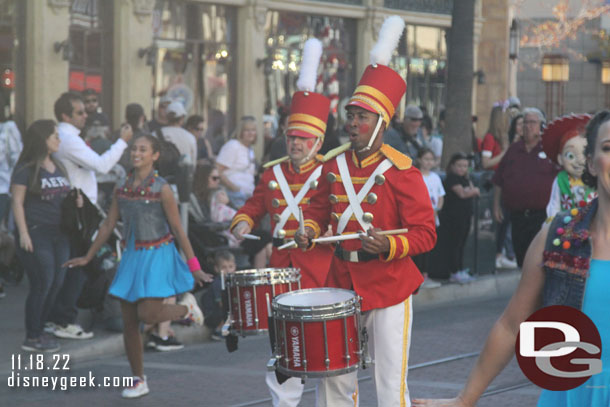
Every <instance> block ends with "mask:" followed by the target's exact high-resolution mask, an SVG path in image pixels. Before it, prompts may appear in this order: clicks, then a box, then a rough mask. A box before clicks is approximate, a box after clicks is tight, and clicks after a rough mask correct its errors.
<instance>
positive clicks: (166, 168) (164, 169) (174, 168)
mask: <svg viewBox="0 0 610 407" xmlns="http://www.w3.org/2000/svg"><path fill="white" fill-rule="evenodd" d="M156 134H157V138H158V139H159V146H160V151H159V153H160V154H159V159H158V160H157V171H159V175H161V176H162V177H163V178H166V179H168V180H171V179H173V178H175V177H176V176H177V175H178V174H179V173H180V156H181V155H180V151H179V150H178V147H176V145H175V144H174V143H172V142H171V141H168V140H167V139H166V138H165V136H163V132H162V131H161V129H158V130H157V131H156Z"/></svg>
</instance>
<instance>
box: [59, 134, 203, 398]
mask: <svg viewBox="0 0 610 407" xmlns="http://www.w3.org/2000/svg"><path fill="white" fill-rule="evenodd" d="M159 155H160V146H159V142H158V140H157V139H156V138H155V137H154V136H151V135H148V134H147V135H143V136H140V137H138V138H137V139H136V140H135V141H134V143H133V146H132V147H131V162H132V165H133V171H132V172H131V173H130V174H129V176H128V177H127V179H126V180H124V181H122V182H119V183H118V184H117V187H116V188H115V192H114V197H113V200H112V204H111V206H110V211H109V212H108V217H107V218H106V220H105V221H104V223H103V224H102V226H101V227H100V230H99V232H98V236H97V237H96V239H95V241H94V242H93V244H92V245H91V248H90V249H89V251H88V252H87V254H86V255H85V256H84V257H79V258H76V259H72V260H70V261H69V262H67V263H66V264H67V265H68V267H74V266H82V265H85V264H87V263H88V262H89V261H90V260H91V259H92V258H93V257H94V256H95V253H97V251H98V250H99V249H100V248H101V246H102V245H103V244H104V242H105V241H106V240H107V239H108V237H109V236H110V234H111V232H112V230H113V229H114V227H115V225H116V223H117V220H118V219H119V216H120V217H121V219H122V220H123V224H124V225H123V236H124V237H125V240H126V242H125V243H126V247H125V251H124V252H123V258H122V259H121V263H120V265H119V268H118V270H117V272H116V275H115V277H114V280H113V282H112V284H111V285H110V289H109V291H108V292H109V294H110V295H112V296H115V297H117V298H119V299H120V300H121V311H122V314H123V325H124V327H123V337H124V343H125V351H126V353H127V358H128V359H129V364H130V366H131V370H132V373H133V375H134V380H133V386H130V387H127V388H125V389H124V390H123V393H122V395H123V397H125V398H135V397H141V396H144V395H145V394H148V392H149V389H148V383H147V381H146V376H144V373H143V369H144V368H143V363H142V353H143V349H142V339H141V335H140V322H144V323H146V324H157V323H160V322H163V321H175V320H180V319H191V320H193V322H195V323H197V324H198V325H202V324H203V314H202V313H201V310H200V309H199V307H198V306H197V302H196V300H195V298H194V297H193V295H192V294H190V293H188V291H190V290H191V289H192V288H193V286H194V284H195V282H197V283H199V284H203V283H204V282H211V281H212V279H213V277H212V275H210V274H207V273H204V272H203V271H202V270H201V267H200V266H199V262H198V261H197V259H196V258H195V255H194V253H193V249H192V247H191V244H190V242H189V240H188V238H187V236H186V234H185V233H184V230H183V228H182V226H181V223H180V216H179V213H178V206H177V205H176V201H175V200H174V194H173V191H172V190H171V188H170V186H169V184H168V183H167V181H165V179H163V178H162V177H160V176H159V175H158V173H157V171H156V170H155V169H154V167H153V165H154V163H155V161H156V160H157V159H158V158H159ZM174 236H175V238H176V240H177V241H178V243H179V244H180V247H181V249H182V250H183V251H184V254H185V255H186V258H187V259H189V260H188V262H187V263H188V265H187V264H185V262H184V261H183V260H182V258H181V257H180V254H179V253H178V251H177V249H176V246H175V245H174V242H173V241H174ZM191 273H192V274H191ZM183 293H184V295H183V296H182V300H181V301H180V302H179V303H178V304H165V303H164V302H163V299H164V298H167V297H171V296H174V295H178V294H183Z"/></svg>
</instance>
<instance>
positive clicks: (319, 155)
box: [314, 154, 324, 163]
mask: <svg viewBox="0 0 610 407" xmlns="http://www.w3.org/2000/svg"><path fill="white" fill-rule="evenodd" d="M314 158H315V160H316V161H318V162H321V163H323V162H324V156H323V155H322V154H316V156H315V157H314Z"/></svg>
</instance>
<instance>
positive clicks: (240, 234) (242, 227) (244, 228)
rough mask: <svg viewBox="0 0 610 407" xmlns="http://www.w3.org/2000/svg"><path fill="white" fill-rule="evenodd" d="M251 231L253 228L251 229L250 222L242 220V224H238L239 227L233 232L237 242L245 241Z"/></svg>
mask: <svg viewBox="0 0 610 407" xmlns="http://www.w3.org/2000/svg"><path fill="white" fill-rule="evenodd" d="M251 231H252V228H251V227H250V225H248V222H246V221H245V220H242V221H240V222H237V225H235V227H234V228H233V230H232V231H231V232H232V233H233V236H235V238H236V239H237V240H244V235H245V234H247V233H250V232H251Z"/></svg>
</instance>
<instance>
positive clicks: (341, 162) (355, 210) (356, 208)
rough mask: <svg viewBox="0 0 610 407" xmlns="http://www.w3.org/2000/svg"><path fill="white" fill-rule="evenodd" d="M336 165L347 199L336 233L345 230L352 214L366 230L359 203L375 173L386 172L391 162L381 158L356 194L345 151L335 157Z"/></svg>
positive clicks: (371, 184)
mask: <svg viewBox="0 0 610 407" xmlns="http://www.w3.org/2000/svg"><path fill="white" fill-rule="evenodd" d="M337 166H338V167H339V174H340V175H341V182H342V183H343V187H345V193H346V194H347V199H348V201H349V206H348V207H347V208H346V209H345V212H343V214H341V218H339V224H338V225H337V234H338V235H340V234H341V233H343V231H344V230H345V227H346V226H347V223H348V222H349V219H350V218H351V217H352V214H354V215H356V220H358V223H360V226H361V227H362V230H363V231H365V232H366V230H367V229H368V226H369V225H367V223H366V222H365V221H364V219H363V218H362V216H363V215H364V212H363V211H362V207H361V206H360V203H361V202H362V201H363V200H364V198H366V196H367V195H368V193H369V192H370V191H371V189H373V185H375V177H376V176H377V175H381V174H383V173H384V172H386V171H387V170H388V169H390V168H391V167H392V163H391V162H390V160H388V159H387V158H386V159H385V160H383V161H382V162H381V163H379V165H378V166H377V168H376V169H375V171H373V173H372V174H371V175H370V176H369V179H368V180H366V182H365V183H364V185H363V186H362V189H360V191H359V192H358V194H356V191H355V190H354V185H353V184H352V177H351V175H350V173H349V168H347V161H346V160H345V153H343V154H341V155H340V156H338V157H337Z"/></svg>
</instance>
